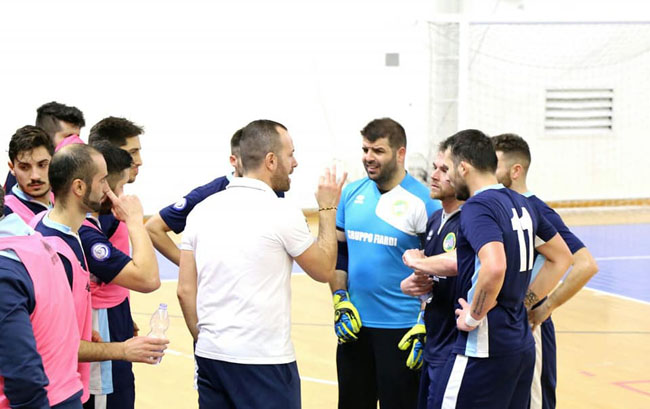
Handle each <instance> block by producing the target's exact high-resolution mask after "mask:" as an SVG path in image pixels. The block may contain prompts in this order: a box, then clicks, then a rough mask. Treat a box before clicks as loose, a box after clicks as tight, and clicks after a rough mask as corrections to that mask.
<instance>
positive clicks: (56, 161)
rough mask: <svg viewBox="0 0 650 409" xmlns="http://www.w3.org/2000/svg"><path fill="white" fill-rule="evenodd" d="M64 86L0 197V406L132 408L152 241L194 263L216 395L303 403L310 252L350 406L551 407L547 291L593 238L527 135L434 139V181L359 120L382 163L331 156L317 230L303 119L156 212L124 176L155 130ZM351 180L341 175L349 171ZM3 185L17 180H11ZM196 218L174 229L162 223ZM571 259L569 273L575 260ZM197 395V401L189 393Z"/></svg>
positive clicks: (402, 145) (205, 401) (270, 131)
mask: <svg viewBox="0 0 650 409" xmlns="http://www.w3.org/2000/svg"><path fill="white" fill-rule="evenodd" d="M83 126H85V121H84V118H83V114H82V112H81V111H80V110H79V109H77V108H75V107H69V106H66V105H63V104H59V103H56V102H51V103H48V104H45V105H43V106H41V107H40V108H38V110H37V117H36V126H31V125H28V126H24V127H22V128H20V129H18V130H17V131H16V133H15V134H14V135H13V136H12V138H11V141H10V144H9V167H10V173H9V175H8V176H7V182H6V184H5V189H4V191H0V198H2V200H0V202H1V203H3V205H4V216H3V217H2V219H0V300H2V301H0V333H2V334H3V335H2V337H3V340H2V342H1V343H0V408H3V407H12V408H13V407H16V408H50V407H52V408H60V409H68V408H77V409H78V408H81V407H83V408H86V409H89V408H97V409H100V408H111V409H113V408H115V409H118V408H119V409H121V408H127V409H128V408H133V407H134V403H135V383H134V376H133V371H132V362H140V363H147V364H155V363H157V362H158V361H159V358H160V357H162V356H163V354H164V350H165V348H166V345H167V343H168V340H165V339H157V338H151V337H144V336H138V331H139V328H138V326H137V324H136V323H135V322H134V320H133V318H132V314H131V309H130V304H129V292H130V290H133V291H138V292H143V293H148V292H152V291H155V290H156V289H158V288H159V287H160V278H159V271H158V263H157V261H156V255H155V251H154V248H155V249H157V250H158V251H159V252H160V253H161V254H162V255H164V256H165V257H166V258H168V259H169V260H171V261H172V262H174V263H175V264H177V265H178V266H179V279H178V289H177V292H178V299H179V302H180V306H181V309H182V312H183V316H184V318H185V322H186V324H187V327H188V330H189V332H190V334H191V335H192V337H193V339H194V342H195V346H194V350H195V359H196V375H195V376H196V384H197V388H198V393H199V407H201V408H282V409H285V408H299V407H300V406H301V397H300V377H299V374H298V368H297V364H296V357H295V353H294V348H293V344H292V341H291V313H290V309H291V292H290V291H291V290H290V282H291V273H292V269H293V264H294V262H295V263H297V264H298V265H299V266H300V267H301V268H302V269H303V270H304V271H305V272H306V273H307V274H308V275H309V276H310V277H311V278H313V279H314V280H316V281H319V282H323V283H329V287H330V289H331V292H332V296H333V305H334V312H335V314H334V331H335V333H336V336H337V338H338V346H337V352H336V363H337V373H338V390H339V408H373V409H374V408H376V407H377V402H378V401H379V403H380V406H381V407H382V408H479V407H480V408H554V407H555V385H556V362H555V334H554V329H553V323H552V321H551V318H550V315H551V312H552V311H553V310H554V309H555V308H557V307H558V306H560V305H561V304H563V303H564V302H565V301H567V300H568V299H569V298H570V297H572V296H573V295H574V294H575V293H577V292H578V291H579V290H580V289H581V288H582V287H583V286H584V285H585V284H586V282H587V281H588V280H589V279H590V278H591V276H593V275H594V274H595V273H596V272H597V266H596V263H595V261H594V259H593V257H592V256H591V254H590V253H589V251H588V250H587V249H586V248H585V246H584V244H583V243H582V242H581V241H580V240H579V239H578V238H577V237H576V236H575V235H573V234H572V233H571V231H570V230H569V229H568V228H567V227H566V225H565V224H564V223H563V222H562V219H561V218H560V217H559V215H557V213H555V212H554V211H553V210H552V209H551V208H550V207H548V206H547V205H546V204H545V203H544V202H543V201H542V200H540V199H539V198H537V197H536V196H535V195H534V194H532V193H531V192H530V191H529V190H528V187H527V185H526V176H527V172H528V168H529V166H530V162H531V155H530V151H529V148H528V145H527V144H526V142H525V141H524V140H523V139H522V138H521V137H519V136H517V135H513V134H504V135H499V136H495V137H492V138H490V137H488V136H486V135H485V134H483V133H482V132H480V131H478V130H465V131H461V132H458V133H457V134H455V135H453V136H450V137H448V138H446V139H445V140H444V141H442V142H441V143H440V145H439V152H438V154H437V156H436V158H435V161H434V162H433V172H432V175H431V184H430V189H427V187H426V186H424V185H423V184H422V183H420V182H419V181H417V180H416V179H414V178H413V177H412V176H411V175H410V174H409V173H408V172H407V171H406V169H405V164H404V162H405V157H406V134H405V132H404V129H403V127H402V126H401V125H400V124H399V123H397V122H395V121H394V120H392V119H389V118H382V119H376V120H373V121H371V122H370V123H368V124H367V125H366V126H365V127H364V128H363V130H362V131H361V136H362V138H361V142H362V162H363V165H364V167H365V170H366V172H367V177H365V178H363V179H361V180H358V181H353V182H351V183H348V184H347V185H345V182H346V177H347V175H346V174H345V173H343V175H342V176H341V177H337V171H336V168H332V169H325V171H324V172H323V174H322V175H321V177H320V179H319V181H318V187H317V192H316V200H317V203H318V215H319V221H318V234H317V237H314V236H313V235H312V234H311V232H310V231H309V228H308V226H307V224H306V223H305V217H304V215H303V213H302V211H301V210H300V209H298V208H296V207H294V206H293V205H292V204H291V203H290V202H289V201H287V200H283V199H282V197H284V193H285V192H286V191H288V190H289V189H290V185H291V178H290V175H291V174H292V173H293V171H294V168H296V167H297V166H298V162H297V160H296V157H295V156H294V147H293V141H292V138H291V136H290V135H289V132H288V130H287V128H286V127H285V126H284V125H282V124H280V123H278V122H274V121H270V120H256V121H253V122H251V123H249V124H248V125H246V126H244V127H243V128H241V129H239V130H237V131H236V132H235V133H234V135H233V136H232V138H231V140H230V142H231V156H230V163H231V165H232V166H233V168H234V171H233V173H232V174H229V175H225V176H221V177H219V178H216V179H215V180H213V181H212V182H210V183H208V184H206V185H204V186H200V187H198V188H196V189H194V190H192V191H191V192H190V193H188V194H187V195H185V196H184V197H183V198H182V199H181V200H179V201H177V202H176V203H174V204H171V205H169V206H168V207H165V208H164V209H162V210H160V212H158V213H157V214H155V215H153V216H152V217H151V218H150V219H149V220H148V221H147V222H146V225H145V224H144V223H143V218H144V217H143V209H142V205H141V203H140V200H139V199H138V198H137V197H136V196H134V195H127V194H124V192H123V187H124V185H125V184H127V183H132V182H134V181H135V179H136V177H137V174H138V168H139V167H140V166H141V165H142V159H141V156H140V150H141V145H140V136H141V135H142V134H143V129H142V128H141V127H140V126H138V125H136V124H134V123H133V122H131V121H129V120H127V119H125V118H118V117H108V118H104V119H102V120H101V121H99V122H98V123H97V124H95V125H94V126H93V127H92V128H91V129H90V132H89V137H88V143H87V144H86V143H84V141H83V140H81V139H80V138H79V133H80V129H81V128H82V127H83ZM344 185H345V187H344ZM5 192H6V194H5ZM169 231H174V232H175V233H183V236H182V242H181V245H180V248H179V247H178V246H177V245H176V244H175V243H174V242H173V241H172V239H171V238H170V237H169V235H168V234H167V233H168V232H169ZM569 267H571V270H570V271H569V273H568V274H567V276H566V278H565V279H564V280H563V281H562V283H561V284H560V285H557V284H558V282H559V280H560V279H561V278H562V277H563V276H564V275H565V273H566V272H567V270H568V269H569ZM188 406H189V403H188Z"/></svg>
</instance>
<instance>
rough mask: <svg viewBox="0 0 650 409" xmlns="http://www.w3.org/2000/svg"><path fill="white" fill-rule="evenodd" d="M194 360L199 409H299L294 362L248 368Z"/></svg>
mask: <svg viewBox="0 0 650 409" xmlns="http://www.w3.org/2000/svg"><path fill="white" fill-rule="evenodd" d="M195 357H196V363H197V364H198V367H199V376H198V382H197V383H198V387H199V409H212V408H219V409H229V408H232V409H235V408H236V409H257V408H265V409H300V376H299V375H298V365H296V363H295V362H291V363H288V364H275V365H250V364H235V363H231V362H224V361H217V360H214V359H207V358H202V357H200V356H196V355H195Z"/></svg>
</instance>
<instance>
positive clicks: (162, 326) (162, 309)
mask: <svg viewBox="0 0 650 409" xmlns="http://www.w3.org/2000/svg"><path fill="white" fill-rule="evenodd" d="M149 326H150V327H151V331H149V334H147V336H148V337H151V338H161V339H166V338H167V336H166V335H165V331H167V328H169V315H167V304H164V303H160V306H158V309H157V310H156V311H155V312H154V313H153V315H152V316H151V320H149ZM161 360H162V358H158V361H157V362H156V363H155V365H158V364H159V363H160V361H161Z"/></svg>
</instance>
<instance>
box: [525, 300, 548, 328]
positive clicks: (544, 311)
mask: <svg viewBox="0 0 650 409" xmlns="http://www.w3.org/2000/svg"><path fill="white" fill-rule="evenodd" d="M547 301H548V299H547V300H546V301H544V302H543V303H542V304H540V305H539V306H538V307H537V308H533V309H532V310H530V311H528V322H529V323H530V326H531V328H532V329H533V331H534V330H535V328H537V327H538V326H539V325H540V324H541V323H542V322H544V321H546V319H547V318H548V317H550V316H551V309H550V308H549V306H548V302H547Z"/></svg>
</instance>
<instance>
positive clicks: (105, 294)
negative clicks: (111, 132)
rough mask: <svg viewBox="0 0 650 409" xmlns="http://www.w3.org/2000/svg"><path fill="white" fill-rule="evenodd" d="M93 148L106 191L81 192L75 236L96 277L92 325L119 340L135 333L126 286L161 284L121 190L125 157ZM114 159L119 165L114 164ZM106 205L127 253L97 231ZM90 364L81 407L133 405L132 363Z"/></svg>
mask: <svg viewBox="0 0 650 409" xmlns="http://www.w3.org/2000/svg"><path fill="white" fill-rule="evenodd" d="M93 146H95V145H93ZM96 146H97V148H98V150H100V151H101V152H102V155H103V157H104V158H105V159H106V163H107V165H108V170H107V172H106V173H105V175H106V176H105V178H106V180H105V181H104V183H105V184H107V185H108V187H109V188H110V189H106V191H105V194H104V192H102V191H101V190H97V189H93V190H92V191H91V192H88V193H87V194H86V195H85V196H84V199H83V200H84V203H85V204H86V206H87V207H89V208H91V209H92V211H93V213H92V215H91V216H90V217H88V218H86V220H85V221H84V223H83V224H82V226H81V227H80V228H79V237H80V239H81V245H82V248H83V251H84V253H85V254H86V261H87V263H88V271H89V272H90V274H92V276H94V278H95V279H96V280H93V281H92V282H91V292H92V314H93V329H94V330H96V331H98V332H99V335H100V336H101V338H102V339H104V340H105V341H110V342H123V341H127V340H129V339H130V338H132V337H133V335H134V332H133V320H132V319H131V309H130V306H129V298H128V295H129V293H128V289H132V290H135V291H139V292H143V293H148V292H151V291H154V290H156V289H157V288H158V287H159V286H160V278H159V276H158V263H157V261H156V257H155V254H154V250H153V246H152V244H151V240H149V236H148V235H147V232H146V230H145V228H144V224H143V222H142V219H143V216H142V205H141V204H140V200H139V199H138V198H137V197H136V196H132V195H124V194H123V193H122V188H123V186H124V184H125V183H126V181H127V180H128V177H129V170H128V169H129V168H128V165H126V163H128V160H127V159H126V157H125V156H124V155H123V154H122V152H118V151H116V150H115V149H111V148H114V147H113V146H110V144H108V145H107V144H97V145H96ZM120 157H121V158H120ZM118 161H119V162H121V163H122V165H121V166H118V165H115V166H114V165H113V164H116V163H117V162H118ZM93 186H94V185H93ZM113 192H115V194H113ZM116 195H117V196H116ZM108 200H110V202H109V201H108ZM111 202H112V206H111ZM102 204H103V206H102ZM111 209H112V211H113V213H114V214H115V217H116V218H117V219H118V220H120V221H123V222H124V223H125V224H126V226H127V227H128V233H129V238H130V240H131V243H132V245H133V256H132V257H129V255H127V254H125V253H124V252H122V251H120V250H119V249H118V248H116V247H115V246H113V244H112V243H111V242H110V241H109V239H108V237H106V235H105V234H104V233H103V232H102V231H101V228H100V225H99V222H98V220H97V216H98V215H99V213H100V211H102V212H107V211H111ZM158 349H159V350H162V349H163V348H162V347H160V348H158ZM95 365H96V364H93V367H92V368H91V383H90V392H91V397H90V399H89V401H88V402H86V404H85V405H84V406H85V407H86V408H109V409H110V408H127V409H128V408H133V406H134V402H135V384H134V377H133V371H132V368H131V362H127V361H125V360H111V361H106V362H101V364H99V365H96V366H95Z"/></svg>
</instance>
